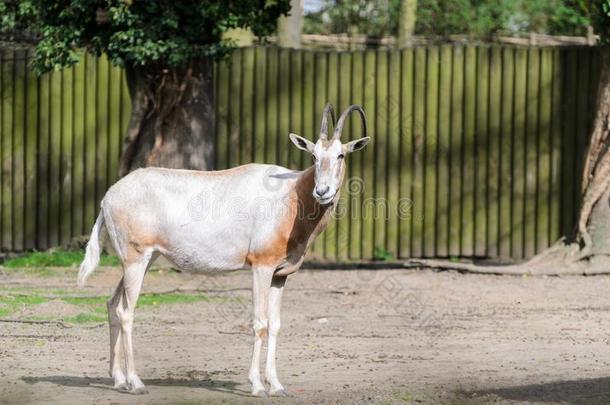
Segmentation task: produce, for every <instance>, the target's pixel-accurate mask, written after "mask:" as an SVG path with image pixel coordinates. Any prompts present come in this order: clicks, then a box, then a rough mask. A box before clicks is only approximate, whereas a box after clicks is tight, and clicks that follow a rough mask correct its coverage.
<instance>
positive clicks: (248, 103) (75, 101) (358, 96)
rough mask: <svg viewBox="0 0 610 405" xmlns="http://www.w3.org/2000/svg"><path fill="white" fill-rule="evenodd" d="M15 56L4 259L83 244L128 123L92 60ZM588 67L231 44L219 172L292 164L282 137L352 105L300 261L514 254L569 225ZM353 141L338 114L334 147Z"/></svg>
mask: <svg viewBox="0 0 610 405" xmlns="http://www.w3.org/2000/svg"><path fill="white" fill-rule="evenodd" d="M27 59H28V53H27V51H14V50H8V51H7V50H5V51H3V52H2V54H1V59H0V74H1V77H0V80H1V81H0V83H1V89H0V91H1V100H2V101H1V103H0V118H1V121H0V157H1V163H0V164H1V167H2V173H1V180H2V181H1V186H0V207H1V213H0V214H1V215H0V246H1V248H2V250H4V251H20V250H24V249H34V248H35V249H44V248H47V247H51V246H55V245H58V244H65V243H67V242H69V241H70V240H71V238H73V237H75V236H80V235H84V234H88V232H89V231H90V227H91V226H92V224H93V221H94V217H95V215H97V206H98V203H99V200H100V199H101V197H102V196H103V194H104V192H105V190H106V189H107V188H108V187H109V185H110V184H112V183H113V182H114V181H115V180H116V178H117V176H116V173H117V167H118V161H119V157H120V148H121V137H122V134H123V130H124V128H126V125H127V121H128V119H129V110H130V105H129V97H128V94H127V91H126V88H125V85H124V75H123V73H122V71H121V70H119V69H116V68H113V67H111V66H110V65H109V63H108V61H107V60H106V59H105V58H99V59H98V58H94V57H91V56H86V57H85V58H84V59H83V61H82V62H81V63H80V64H78V65H77V66H75V67H73V68H71V69H67V70H64V71H62V72H57V73H52V74H50V75H45V76H43V77H40V78H38V77H36V76H34V75H33V73H31V71H30V70H29V69H28V66H27ZM599 67H600V65H599V57H598V51H597V49H596V48H590V47H579V48H545V47H529V48H525V47H508V46H491V47H490V46H461V45H447V46H427V47H416V48H410V49H405V50H396V51H394V50H383V51H374V50H371V51H356V52H320V51H295V50H286V49H278V48H263V47H257V48H243V49H239V50H236V51H235V52H234V53H233V55H232V57H231V58H230V59H229V60H227V61H225V62H222V63H219V64H218V65H217V66H216V72H215V73H216V74H215V78H216V105H217V107H216V121H217V126H216V128H217V129H216V166H217V168H219V169H223V168H227V167H232V166H236V165H239V164H243V163H247V162H252V161H255V162H267V163H278V164H281V165H285V166H288V167H292V168H303V167H305V166H307V165H308V164H310V158H309V156H305V155H306V154H305V153H303V152H301V151H299V150H297V149H296V148H295V147H294V146H292V145H291V144H290V142H289V140H288V133H289V132H295V133H298V134H300V135H303V136H306V137H309V138H313V137H315V136H317V132H318V129H319V122H320V118H321V112H322V108H323V106H324V104H325V103H326V102H327V101H330V102H332V103H333V104H335V105H336V106H337V107H338V108H339V109H342V108H345V107H346V106H348V105H349V104H352V103H357V104H362V105H363V106H364V108H365V111H366V112H367V116H368V119H369V131H370V135H371V136H372V138H373V141H372V143H371V144H370V146H369V147H367V149H366V150H364V151H361V152H358V153H355V154H354V155H352V156H350V157H348V161H347V163H348V173H347V179H346V186H345V188H344V190H343V193H342V202H341V204H340V206H339V213H338V215H337V218H336V219H335V220H334V221H333V222H332V223H331V225H330V226H329V228H328V229H327V230H326V231H325V232H324V233H323V234H322V235H321V236H320V237H319V239H318V241H317V242H316V243H315V246H314V252H313V254H314V255H316V256H317V257H323V258H328V259H333V260H334V259H338V260H346V259H354V260H357V259H370V258H373V257H378V258H380V257H390V256H391V257H395V258H396V257H401V258H402V257H423V256H488V257H511V258H522V257H528V256H531V255H533V254H534V253H535V252H538V251H540V250H541V249H544V248H545V247H547V246H548V245H549V244H551V243H553V242H554V241H555V240H556V239H557V238H559V237H560V236H561V235H564V234H566V233H569V232H570V231H571V230H572V227H573V224H574V222H575V216H576V214H577V210H578V204H579V198H580V186H579V185H580V173H581V167H582V162H583V157H584V153H585V149H586V142H587V139H588V134H589V131H590V126H591V121H592V114H593V112H594V104H595V95H596V89H597V79H598V76H599ZM360 136H362V131H361V128H360V123H359V122H358V121H357V117H353V118H352V119H351V120H350V121H349V122H348V124H347V125H346V128H345V130H344V140H348V139H353V138H357V137H360Z"/></svg>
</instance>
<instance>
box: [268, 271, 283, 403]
mask: <svg viewBox="0 0 610 405" xmlns="http://www.w3.org/2000/svg"><path fill="white" fill-rule="evenodd" d="M284 284H286V276H277V277H273V280H272V281H271V292H270V293H269V308H268V310H269V312H268V313H269V337H268V341H267V365H266V367H265V379H266V380H267V382H268V383H269V384H270V385H271V390H270V393H271V395H281V396H286V395H288V393H287V392H286V390H285V389H284V387H283V386H282V384H281V383H280V380H279V379H278V378H277V370H276V368H275V349H276V345H277V335H278V332H279V331H280V308H281V306H282V292H283V291H284Z"/></svg>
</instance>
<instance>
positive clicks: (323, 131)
mask: <svg viewBox="0 0 610 405" xmlns="http://www.w3.org/2000/svg"><path fill="white" fill-rule="evenodd" d="M328 113H330V118H331V121H332V124H333V127H334V126H335V109H334V108H333V105H332V104H331V103H328V104H326V106H325V107H324V111H323V112H322V125H320V138H321V139H327V138H328Z"/></svg>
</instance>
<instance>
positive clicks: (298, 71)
mask: <svg viewBox="0 0 610 405" xmlns="http://www.w3.org/2000/svg"><path fill="white" fill-rule="evenodd" d="M302 96H303V53H302V52H299V51H295V50H291V51H290V132H294V133H296V134H298V135H301V136H306V134H304V133H303V97H302ZM288 162H289V165H288V167H289V168H291V169H300V168H301V165H300V162H301V151H300V150H298V149H297V148H296V147H295V146H294V145H292V143H291V145H290V147H289V148H288Z"/></svg>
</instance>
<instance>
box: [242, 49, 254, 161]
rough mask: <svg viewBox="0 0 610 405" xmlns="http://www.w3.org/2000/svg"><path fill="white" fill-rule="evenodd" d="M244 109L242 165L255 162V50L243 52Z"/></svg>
mask: <svg viewBox="0 0 610 405" xmlns="http://www.w3.org/2000/svg"><path fill="white" fill-rule="evenodd" d="M242 57H243V61H244V65H243V68H242V74H243V77H242V109H241V141H242V144H241V150H242V152H241V159H240V163H241V164H245V163H251V162H253V161H254V146H255V145H254V114H255V111H254V80H255V79H254V48H246V49H244V51H243V55H242Z"/></svg>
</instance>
